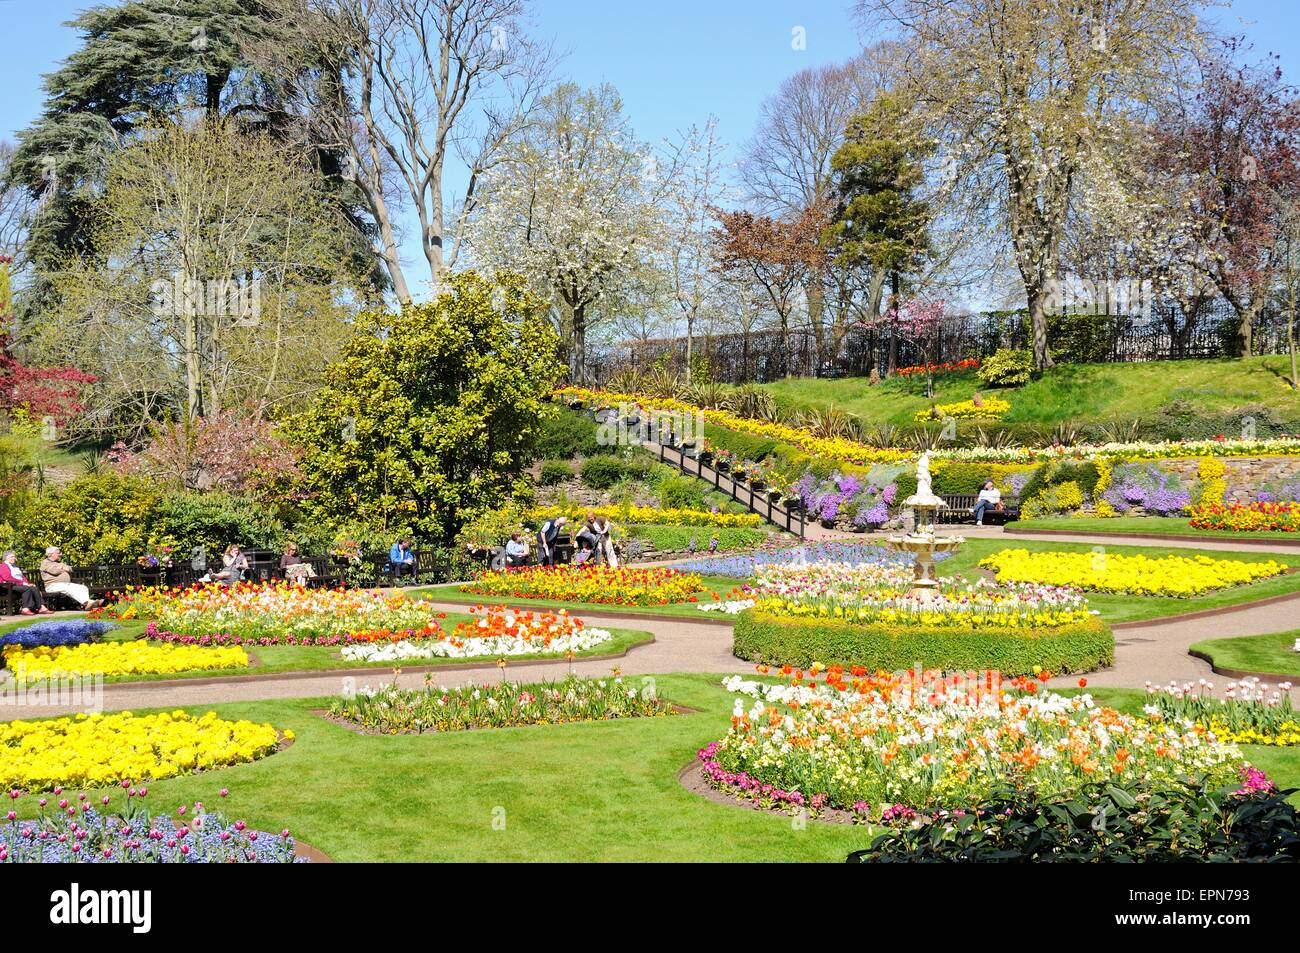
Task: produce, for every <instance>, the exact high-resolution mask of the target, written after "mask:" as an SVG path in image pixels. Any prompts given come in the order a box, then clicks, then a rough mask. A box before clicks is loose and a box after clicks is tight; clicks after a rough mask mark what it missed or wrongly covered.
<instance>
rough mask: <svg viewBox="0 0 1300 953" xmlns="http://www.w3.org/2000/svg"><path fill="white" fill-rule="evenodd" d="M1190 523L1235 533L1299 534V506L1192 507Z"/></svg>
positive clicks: (1206, 505)
mask: <svg viewBox="0 0 1300 953" xmlns="http://www.w3.org/2000/svg"><path fill="white" fill-rule="evenodd" d="M1189 523H1190V525H1191V526H1193V527H1195V528H1196V529H1211V530H1219V531H1229V532H1234V533H1258V532H1273V533H1300V503H1250V504H1246V505H1243V504H1240V503H1233V504H1230V505H1224V504H1222V503H1207V504H1204V505H1200V506H1194V507H1192V509H1191V519H1190V520H1189Z"/></svg>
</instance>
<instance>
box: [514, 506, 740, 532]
mask: <svg viewBox="0 0 1300 953" xmlns="http://www.w3.org/2000/svg"><path fill="white" fill-rule="evenodd" d="M590 512H594V513H595V514H596V515H597V516H600V517H603V518H605V519H609V520H618V521H620V522H622V523H624V524H626V525H631V524H643V525H646V526H709V527H714V526H717V527H753V526H762V525H763V517H761V516H759V515H758V514H757V513H721V512H717V511H714V510H679V509H659V508H658V507H655V506H617V505H616V506H594V507H593V506H583V505H581V504H578V503H574V504H572V505H569V506H540V507H535V508H534V509H532V510H529V513H528V517H529V519H530V520H531V521H533V522H535V523H542V522H544V521H545V520H550V519H555V518H556V517H557V516H563V517H566V518H568V519H569V520H570V521H581V520H584V519H586V516H587V514H588V513H590Z"/></svg>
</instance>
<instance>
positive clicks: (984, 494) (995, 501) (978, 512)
mask: <svg viewBox="0 0 1300 953" xmlns="http://www.w3.org/2000/svg"><path fill="white" fill-rule="evenodd" d="M990 507H992V508H993V509H995V510H1000V509H1002V494H1001V493H1000V492H998V489H997V487H995V486H994V485H993V481H992V480H985V481H984V489H982V490H980V498H979V499H978V500H977V501H976V502H975V525H976V526H983V525H984V511H985V510H987V509H989V508H990Z"/></svg>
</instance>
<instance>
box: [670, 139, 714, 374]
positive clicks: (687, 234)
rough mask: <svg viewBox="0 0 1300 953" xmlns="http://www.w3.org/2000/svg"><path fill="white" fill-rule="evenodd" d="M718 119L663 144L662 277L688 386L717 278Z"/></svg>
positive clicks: (712, 300)
mask: <svg viewBox="0 0 1300 953" xmlns="http://www.w3.org/2000/svg"><path fill="white" fill-rule="evenodd" d="M717 126H718V120H717V119H716V118H715V117H712V116H710V117H709V119H708V121H707V122H706V123H705V124H704V125H703V126H702V127H701V126H692V127H691V128H690V129H688V130H686V132H684V133H682V134H681V136H680V137H679V138H678V139H677V140H676V141H675V142H672V143H669V145H668V161H669V164H670V172H669V179H670V181H671V182H672V185H671V186H670V187H669V189H668V194H667V205H668V219H669V228H670V230H671V232H672V238H671V240H670V242H669V246H668V254H667V257H668V268H667V271H668V274H669V276H670V279H671V283H672V296H673V300H674V301H676V303H677V308H678V310H679V311H680V312H681V315H682V318H683V320H684V321H685V323H686V381H687V383H690V381H691V363H692V358H693V357H694V354H695V333H696V329H697V328H698V326H699V323H700V320H701V318H702V317H703V314H704V312H705V310H706V308H708V307H711V306H712V305H713V303H714V298H715V292H716V289H717V285H718V273H717V271H716V269H714V268H713V242H712V238H711V231H712V226H713V213H712V212H711V211H710V210H711V209H712V208H714V207H715V206H717V205H718V204H720V202H721V200H722V195H723V182H722V172H723V167H722V152H723V149H724V148H725V147H724V145H723V144H722V143H721V142H719V141H718V137H717Z"/></svg>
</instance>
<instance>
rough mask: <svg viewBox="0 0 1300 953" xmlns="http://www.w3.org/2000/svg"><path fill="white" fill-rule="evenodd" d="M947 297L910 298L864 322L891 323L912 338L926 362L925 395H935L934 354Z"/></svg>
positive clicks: (896, 330) (874, 325) (871, 325)
mask: <svg viewBox="0 0 1300 953" xmlns="http://www.w3.org/2000/svg"><path fill="white" fill-rule="evenodd" d="M946 308H947V302H946V301H926V300H924V299H922V298H908V299H907V300H906V301H904V302H903V304H902V306H901V307H894V308H889V309H888V310H886V311H885V312H883V313H882V314H881V315H880V317H879V318H877V319H875V320H874V321H871V322H863V323H862V324H861V325H860V326H861V327H864V328H869V329H875V328H879V327H889V328H891V329H892V330H893V333H894V334H896V335H898V336H899V337H900V338H902V339H903V340H905V341H910V342H911V343H912V344H913V345H915V346H916V348H917V349H918V350H919V351H920V352H921V359H922V363H923V364H924V365H925V396H926V397H927V398H929V397H933V396H934V362H933V361H932V360H931V356H932V355H933V353H934V349H935V345H936V343H937V342H938V339H939V329H940V327H941V326H942V325H943V318H944V313H945V309H946Z"/></svg>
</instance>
